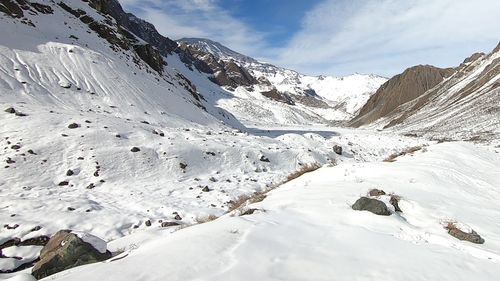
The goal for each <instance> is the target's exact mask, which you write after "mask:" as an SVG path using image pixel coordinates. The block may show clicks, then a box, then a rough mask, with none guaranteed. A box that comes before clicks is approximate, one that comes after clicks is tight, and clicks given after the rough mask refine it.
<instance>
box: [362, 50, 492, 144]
mask: <svg viewBox="0 0 500 281" xmlns="http://www.w3.org/2000/svg"><path fill="white" fill-rule="evenodd" d="M410 70H411V69H410ZM433 72H434V75H433V76H432V77H433V78H434V79H431V80H432V81H434V82H435V81H437V80H439V79H440V78H439V76H443V77H445V76H448V75H449V74H450V70H438V69H434V70H433ZM405 73H406V74H408V73H409V70H407V71H405ZM404 75H405V74H402V75H400V76H399V77H396V78H393V79H391V80H390V81H389V82H387V83H386V84H384V85H383V86H382V87H381V89H380V90H379V91H377V93H376V95H374V96H373V98H372V99H373V100H371V99H370V101H369V103H368V104H367V106H365V107H364V108H363V109H362V110H361V114H360V115H359V116H358V117H356V118H355V119H354V120H353V124H354V125H362V124H367V123H368V122H369V121H373V120H376V119H375V118H372V115H371V113H372V112H379V111H380V109H379V108H380V107H382V108H385V104H384V102H385V101H389V100H391V99H395V100H396V101H398V100H402V101H403V103H401V104H399V102H395V103H393V104H392V106H391V107H394V106H396V107H395V109H393V110H392V111H391V112H388V113H387V114H384V115H382V116H381V117H383V118H381V119H378V120H376V121H375V122H374V123H371V124H370V125H369V126H377V127H384V128H390V129H391V130H401V131H404V132H406V133H408V134H412V135H419V136H427V137H432V138H438V139H457V140H476V141H488V142H490V141H494V142H498V141H499V139H500V106H499V105H500V81H499V79H500V45H499V46H497V47H496V48H495V49H494V50H493V51H492V52H491V53H489V54H482V53H477V54H473V55H472V56H471V57H469V58H467V59H466V60H465V61H464V62H463V63H462V64H461V65H460V66H458V67H457V68H456V69H454V70H453V71H451V75H450V76H449V77H447V78H444V80H443V81H442V82H441V83H438V84H436V85H434V86H432V84H429V86H422V87H421V88H420V91H422V90H423V89H425V88H428V90H427V91H425V92H422V93H421V94H419V95H417V96H416V97H413V98H412V99H410V100H409V101H407V102H404V101H406V100H407V96H405V94H406V93H407V92H405V91H401V92H397V91H396V92H393V91H388V90H387V89H391V87H390V86H391V85H393V84H396V83H398V84H397V85H398V86H397V87H396V89H408V88H411V86H412V81H413V80H402V79H401V77H403V76H404ZM427 80H428V79H426V81H427ZM398 104H399V105H398ZM371 108H373V109H372V111H369V109H371ZM377 110H378V111H377Z"/></svg>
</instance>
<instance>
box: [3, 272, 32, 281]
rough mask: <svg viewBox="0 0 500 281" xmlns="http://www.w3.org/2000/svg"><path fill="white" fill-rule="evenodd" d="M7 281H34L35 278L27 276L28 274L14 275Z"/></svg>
mask: <svg viewBox="0 0 500 281" xmlns="http://www.w3.org/2000/svg"><path fill="white" fill-rule="evenodd" d="M7 280H8V281H36V278H35V277H33V275H31V274H28V273H21V274H18V275H15V276H14V277H12V278H9V279H7Z"/></svg>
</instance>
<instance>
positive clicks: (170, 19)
mask: <svg viewBox="0 0 500 281" xmlns="http://www.w3.org/2000/svg"><path fill="white" fill-rule="evenodd" d="M122 4H123V5H124V6H125V8H127V10H132V11H133V12H134V13H135V14H137V15H138V16H139V17H141V18H143V19H145V20H147V21H149V22H151V23H153V24H154V25H155V27H156V28H157V29H158V31H159V32H160V33H162V34H164V35H166V36H168V37H170V38H172V39H180V38H182V37H203V38H208V39H212V40H215V41H218V42H220V43H222V44H224V45H227V46H229V47H231V48H233V49H234V50H236V51H238V52H242V53H245V54H247V55H257V54H258V51H259V50H261V49H264V48H265V39H264V37H265V34H264V33H263V32H257V31H255V30H253V29H252V28H250V27H249V26H248V25H246V24H245V23H243V22H242V21H240V20H239V19H237V18H235V17H233V16H232V15H231V14H230V13H229V12H228V11H227V10H225V9H223V8H222V7H220V6H219V5H218V4H219V3H218V1H217V0H182V1H179V0H146V1H138V0H126V1H122Z"/></svg>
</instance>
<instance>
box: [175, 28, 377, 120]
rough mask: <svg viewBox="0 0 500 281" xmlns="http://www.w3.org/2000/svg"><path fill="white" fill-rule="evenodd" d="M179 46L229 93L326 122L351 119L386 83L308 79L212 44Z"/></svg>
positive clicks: (360, 78) (189, 41)
mask: <svg viewBox="0 0 500 281" xmlns="http://www.w3.org/2000/svg"><path fill="white" fill-rule="evenodd" d="M179 43H180V46H181V48H182V49H183V50H185V51H186V52H187V53H189V54H191V55H192V58H194V59H195V61H194V62H192V64H194V65H195V66H196V68H197V69H199V70H200V71H202V72H205V73H209V74H213V78H212V80H213V81H214V82H216V83H217V84H219V85H221V86H224V87H226V89H228V90H229V91H231V92H240V94H241V92H245V93H244V94H245V95H249V96H252V98H255V97H256V96H258V95H260V96H264V97H266V98H268V99H272V100H275V101H278V102H282V103H285V104H288V105H290V106H302V107H305V108H307V109H308V110H310V111H313V112H314V113H315V114H318V115H319V116H321V117H323V118H325V119H327V120H347V119H349V118H352V116H353V114H355V113H356V112H357V111H358V110H359V108H360V107H361V106H362V105H363V104H364V103H365V102H366V100H367V99H368V98H369V97H370V95H371V94H373V93H374V92H375V90H376V89H377V88H378V87H379V86H380V85H381V84H382V83H384V82H385V81H386V79H385V78H383V77H379V76H375V75H360V74H355V75H351V76H347V77H341V78H337V77H331V76H326V77H325V76H307V75H303V74H300V73H298V72H296V71H293V70H289V69H284V68H281V67H277V66H274V65H272V64H268V63H263V62H259V61H257V60H255V59H253V58H251V57H248V56H245V55H242V54H240V53H238V52H235V51H233V50H231V49H229V48H227V47H225V46H223V45H221V44H220V43H217V42H214V41H212V40H208V39H200V38H184V39H180V40H179ZM238 87H241V88H240V89H236V88H238Z"/></svg>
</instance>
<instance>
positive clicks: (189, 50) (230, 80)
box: [180, 43, 257, 88]
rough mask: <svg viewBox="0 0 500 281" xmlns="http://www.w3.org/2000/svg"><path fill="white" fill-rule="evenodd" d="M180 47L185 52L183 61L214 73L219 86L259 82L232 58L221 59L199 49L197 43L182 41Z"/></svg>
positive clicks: (214, 79) (233, 86) (214, 78)
mask: <svg viewBox="0 0 500 281" xmlns="http://www.w3.org/2000/svg"><path fill="white" fill-rule="evenodd" d="M180 49H181V50H183V51H184V52H185V54H184V56H183V59H184V60H183V62H185V63H186V64H188V65H190V66H191V65H194V66H195V67H196V68H197V69H198V70H200V71H202V72H204V73H208V74H212V75H213V77H212V78H211V79H212V81H213V82H215V83H216V84H217V85H219V86H229V87H232V88H236V87H238V86H251V85H254V84H257V80H256V79H255V78H254V77H253V76H252V75H250V73H248V71H247V70H246V69H245V68H243V67H241V66H240V65H238V64H236V63H235V61H234V60H232V59H229V60H221V59H219V58H217V57H216V56H214V55H213V54H211V53H206V52H204V50H203V49H198V48H197V47H196V45H193V46H191V45H187V44H185V43H181V44H180Z"/></svg>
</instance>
